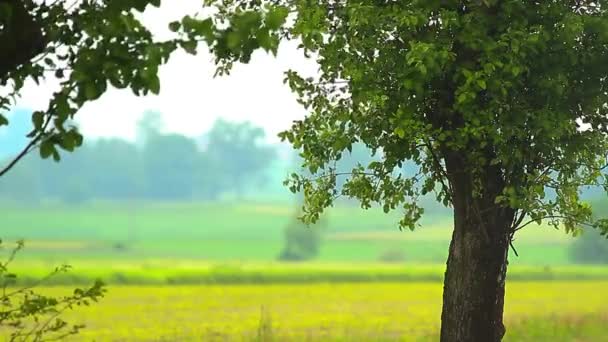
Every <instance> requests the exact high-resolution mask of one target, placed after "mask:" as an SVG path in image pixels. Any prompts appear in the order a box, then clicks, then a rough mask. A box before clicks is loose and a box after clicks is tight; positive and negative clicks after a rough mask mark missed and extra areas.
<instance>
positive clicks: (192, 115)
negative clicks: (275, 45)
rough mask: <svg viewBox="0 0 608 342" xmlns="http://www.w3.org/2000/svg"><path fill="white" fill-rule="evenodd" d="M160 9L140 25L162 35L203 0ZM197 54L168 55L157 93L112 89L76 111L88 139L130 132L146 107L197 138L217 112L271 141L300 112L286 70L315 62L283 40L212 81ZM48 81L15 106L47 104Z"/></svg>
mask: <svg viewBox="0 0 608 342" xmlns="http://www.w3.org/2000/svg"><path fill="white" fill-rule="evenodd" d="M163 3H164V5H163V7H161V8H160V9H155V8H148V10H147V11H146V13H145V14H144V17H143V19H144V22H145V23H146V25H147V26H148V27H149V28H150V29H151V30H152V31H153V32H154V33H156V34H157V37H159V38H163V37H164V36H165V35H166V34H168V33H169V31H168V30H167V29H166V27H167V24H168V23H169V22H171V21H173V20H175V19H179V18H181V17H182V16H183V15H184V14H186V13H194V12H196V11H199V10H200V9H201V5H200V3H201V1H200V0H180V1H171V2H170V3H171V5H167V3H169V1H163ZM199 51H200V53H199V54H198V55H197V56H191V55H188V54H185V53H183V52H178V53H175V54H174V55H173V58H172V59H171V60H170V61H169V63H168V64H167V65H165V66H163V67H162V69H161V70H160V78H161V93H160V95H158V96H154V95H152V96H147V97H136V96H135V95H133V93H132V92H131V91H130V90H120V91H119V90H116V89H111V90H109V91H108V92H107V93H106V94H105V95H104V96H103V97H102V98H100V99H99V100H97V101H95V102H93V103H91V104H88V105H86V106H85V107H84V108H83V109H82V110H81V111H80V112H79V114H77V116H78V122H79V123H80V127H81V129H82V132H83V133H84V134H85V136H88V137H101V136H104V137H108V136H118V137H123V138H127V139H133V138H134V137H135V125H136V122H137V120H138V119H139V118H140V117H141V115H142V113H143V112H144V111H146V110H155V111H159V112H161V113H163V118H164V121H165V126H166V130H167V131H171V132H181V133H183V134H187V135H200V134H201V133H203V132H204V131H206V130H207V129H208V128H209V127H210V125H211V124H212V123H213V121H214V120H215V119H216V118H218V117H223V118H225V119H228V120H250V121H252V122H254V123H256V124H258V125H261V126H263V127H264V128H265V129H266V131H267V132H268V134H269V135H270V136H271V137H270V138H271V140H273V141H276V138H275V136H276V134H277V133H278V132H280V131H282V130H285V129H287V128H288V127H289V126H290V124H291V122H292V120H294V119H298V118H302V117H303V116H304V114H305V111H304V109H303V108H302V107H301V106H300V105H299V104H298V103H297V102H296V98H295V96H294V94H292V93H291V91H290V90H289V88H288V86H287V85H285V84H283V79H284V74H283V72H284V71H286V70H288V69H290V68H291V69H295V70H298V71H301V72H302V73H303V74H304V75H313V74H314V73H315V71H316V64H315V63H314V62H313V61H310V60H306V59H305V58H304V57H303V56H302V53H301V52H299V51H297V49H296V48H295V44H283V45H282V46H281V48H280V50H279V54H278V58H275V57H273V56H271V55H267V54H266V53H263V52H258V53H256V54H254V56H253V58H252V61H251V63H250V64H248V65H238V66H236V67H235V68H234V70H233V72H232V73H231V75H229V76H222V77H217V78H215V79H214V78H213V73H214V71H215V67H214V65H213V62H212V59H211V56H210V54H209V53H207V51H206V49H205V48H202V49H199ZM54 89H55V87H53V85H52V84H51V83H47V84H45V85H43V86H36V85H35V84H33V83H32V84H29V85H28V86H27V87H26V89H25V91H24V92H23V96H22V98H21V100H20V102H19V104H18V106H17V107H22V108H31V109H40V108H46V104H47V100H48V95H49V94H50V93H51V92H52V91H53V90H54Z"/></svg>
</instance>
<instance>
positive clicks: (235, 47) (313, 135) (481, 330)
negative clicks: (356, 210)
mask: <svg viewBox="0 0 608 342" xmlns="http://www.w3.org/2000/svg"><path fill="white" fill-rule="evenodd" d="M207 3H208V4H209V5H211V6H214V7H215V11H213V13H215V14H214V15H212V16H211V17H185V18H184V19H183V20H182V21H181V22H179V23H174V24H173V25H172V28H173V29H175V30H176V31H177V32H181V33H182V34H183V35H184V37H187V38H189V39H191V41H193V42H198V41H202V42H205V44H207V45H208V46H209V48H210V50H211V51H212V52H213V53H214V54H215V56H216V61H217V64H218V73H219V74H223V73H227V72H229V71H230V68H231V67H232V65H233V64H234V63H239V62H243V63H247V62H248V61H249V60H250V58H251V55H252V53H253V52H254V51H256V50H258V49H263V50H266V51H270V52H272V53H276V51H277V47H278V45H279V43H280V41H282V40H293V41H297V42H299V43H300V47H301V49H302V51H303V52H304V53H305V54H306V55H307V56H310V57H311V58H314V59H315V60H316V62H317V63H318V65H319V70H320V75H319V76H318V77H317V78H314V79H305V78H303V77H301V76H300V75H299V74H298V73H296V72H294V71H288V72H287V77H286V82H287V83H288V84H289V86H290V87H291V88H292V89H293V91H294V92H295V93H296V94H297V95H298V98H299V101H300V102H301V103H302V104H303V105H304V106H305V107H306V108H307V109H308V110H309V112H310V114H309V115H308V116H307V117H306V118H305V119H304V120H300V121H296V122H295V123H294V125H293V126H292V128H291V130H289V131H287V132H284V133H282V135H281V137H282V138H283V139H285V140H288V141H289V142H291V143H292V145H293V146H294V147H295V148H297V149H302V151H303V153H302V155H303V158H304V160H305V161H304V166H305V167H306V168H307V169H308V170H309V171H310V173H312V174H314V176H313V177H305V176H301V175H297V174H295V175H293V177H292V179H291V189H292V190H293V191H294V192H295V191H302V192H304V195H305V205H304V216H305V219H306V220H308V221H315V220H317V219H318V218H319V215H320V214H321V213H322V212H323V209H324V208H326V207H328V206H331V205H332V203H333V201H334V199H335V198H336V197H338V196H348V197H353V198H356V199H359V200H360V201H361V204H362V206H363V207H364V208H368V207H370V206H371V205H372V203H379V204H380V205H381V206H383V208H384V210H385V211H387V212H388V211H390V210H396V209H400V210H402V211H403V219H402V220H401V221H400V227H401V228H410V229H414V228H415V227H416V222H417V220H418V219H419V218H420V216H421V214H422V213H423V208H421V207H420V206H419V204H418V203H417V199H418V197H419V196H421V195H424V194H426V193H429V192H435V196H436V198H437V200H438V201H440V202H442V203H444V204H445V205H446V206H450V207H451V208H452V209H453V212H454V229H453V235H452V241H451V244H450V247H449V257H448V260H447V270H446V273H445V280H444V281H445V284H444V296H443V311H442V316H441V319H442V325H441V341H446V342H447V341H472V342H476V341H484V342H485V341H499V340H501V339H502V337H503V335H504V334H505V328H504V325H503V307H504V293H505V279H506V270H507V255H508V249H509V246H510V245H512V240H513V237H514V235H515V234H516V232H517V231H519V230H520V229H522V228H524V227H525V226H527V225H528V224H529V223H533V222H536V223H541V222H542V221H548V222H549V224H551V225H553V226H555V227H563V228H564V229H565V231H566V232H576V231H577V229H578V227H579V225H581V224H586V225H589V226H591V227H592V228H597V229H598V230H599V231H601V232H603V233H604V234H606V233H607V232H608V221H607V220H605V219H603V220H602V219H599V220H594V219H593V218H592V216H591V214H592V213H591V209H590V207H589V206H588V205H587V204H585V203H583V202H582V200H581V199H580V197H579V192H578V190H579V188H580V187H581V186H582V185H589V184H598V183H599V182H603V181H604V180H603V178H602V177H601V170H602V169H605V168H606V167H607V166H608V165H606V164H607V156H606V152H605V151H606V150H607V147H608V116H607V114H608V106H607V105H606V103H608V93H607V92H606V87H607V86H608V77H607V76H608V64H607V63H606V62H605V61H606V59H607V57H608V49H607V48H606V46H607V43H608V1H506V0H469V1H465V0H452V1H427V0H424V1H417V0H413V1H367V0H366V1H362V0H353V1H305V0H274V1H259V0H241V1H238V0H237V1H234V0H231V1H228V0H209V1H207ZM355 143H363V144H365V145H366V146H367V147H368V148H369V149H371V150H372V151H377V150H380V149H381V150H382V160H381V161H379V162H371V163H370V164H369V165H368V166H367V169H368V171H364V168H355V169H353V170H352V172H351V174H350V176H349V177H348V180H347V181H346V184H345V186H344V188H343V189H342V190H341V191H338V190H337V189H336V186H335V185H336V179H337V178H338V177H340V176H339V175H338V174H337V173H336V172H335V170H334V168H333V166H332V165H333V163H334V162H335V161H336V160H339V159H340V157H341V156H342V154H343V153H344V151H346V150H350V149H351V148H352V146H353V144H355ZM408 161H409V162H414V163H415V164H417V165H418V167H419V170H418V172H416V173H415V174H409V175H404V174H400V175H398V176H394V170H395V169H397V168H399V169H400V168H401V167H402V166H403V164H404V163H406V162H408ZM422 175H425V177H424V178H422V177H421V176H422ZM549 190H552V191H554V193H555V196H551V197H549V196H546V195H545V194H546V191H549Z"/></svg>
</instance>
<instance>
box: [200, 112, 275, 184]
mask: <svg viewBox="0 0 608 342" xmlns="http://www.w3.org/2000/svg"><path fill="white" fill-rule="evenodd" d="M264 135H265V133H264V130H263V129H262V128H260V127H257V126H254V125H253V124H252V123H250V122H240V123H234V122H229V121H225V120H222V119H219V120H217V121H216V122H215V123H214V124H213V127H212V128H211V130H210V131H209V132H208V133H207V135H206V140H207V147H206V149H205V157H206V162H207V164H210V165H215V168H214V171H216V172H214V173H212V174H213V175H214V179H209V181H210V182H211V181H212V182H216V183H218V184H221V185H222V187H223V188H224V189H228V190H233V191H234V192H235V193H236V194H237V195H238V196H242V195H243V194H244V192H245V190H246V187H247V186H249V185H252V184H256V183H257V185H261V184H263V183H264V182H265V181H266V180H267V179H266V178H265V171H267V170H268V166H269V165H270V163H271V162H272V161H273V160H274V159H275V157H276V151H275V150H274V148H273V147H271V146H267V145H264V142H263V139H264Z"/></svg>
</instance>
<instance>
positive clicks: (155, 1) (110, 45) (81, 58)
mask: <svg viewBox="0 0 608 342" xmlns="http://www.w3.org/2000/svg"><path fill="white" fill-rule="evenodd" d="M148 4H152V5H155V6H158V5H159V4H160V0H119V1H115V0H100V1H76V2H72V1H64V0H58V1H50V2H48V1H44V2H39V1H33V0H0V46H1V47H2V48H1V49H0V87H1V90H2V91H1V92H0V93H1V95H0V126H4V125H7V124H8V120H7V117H6V115H5V112H6V111H8V110H10V109H11V106H12V105H14V103H15V99H17V98H18V95H19V94H20V91H21V90H22V88H23V86H24V84H25V82H26V81H29V80H33V81H35V82H36V83H39V82H40V81H41V80H44V79H46V78H48V77H53V78H56V79H57V80H58V81H59V86H58V89H57V90H56V91H55V92H54V93H53V95H52V98H51V100H50V101H49V104H48V107H47V108H46V109H41V110H37V111H35V112H34V113H33V114H32V124H33V129H32V130H31V132H29V134H27V138H28V139H29V141H28V142H27V143H26V145H25V146H24V147H23V149H22V150H21V151H20V152H19V153H17V155H16V156H15V157H14V158H13V159H11V160H10V161H9V162H8V163H7V164H6V165H5V166H4V167H2V168H0V177H2V176H4V175H6V174H7V172H8V171H10V170H11V169H12V168H13V167H14V166H15V165H16V164H17V163H18V162H19V161H20V160H21V159H23V158H24V157H25V156H26V155H27V154H28V153H30V152H32V151H35V150H38V151H39V152H40V155H41V157H43V158H48V157H51V156H52V157H53V159H55V160H59V159H60V157H61V156H60V154H59V149H62V150H65V151H68V152H71V151H73V150H74V149H75V148H76V147H78V146H80V145H81V144H82V136H81V135H80V134H79V133H78V129H77V127H74V126H72V125H71V124H70V119H72V118H73V117H74V115H75V114H76V112H77V111H78V110H79V109H80V108H81V107H82V106H83V105H84V104H85V103H87V102H90V101H94V100H96V99H98V98H99V97H100V96H101V95H102V94H103V93H104V92H105V91H106V90H107V86H108V84H111V85H112V86H114V87H116V88H120V89H123V88H130V89H131V90H132V91H133V92H134V93H135V94H136V95H139V94H147V93H148V92H152V93H158V92H159V90H160V84H159V79H158V76H157V72H158V66H159V65H160V64H161V63H163V62H165V61H166V60H167V58H168V57H169V54H170V53H171V52H172V51H173V50H175V49H176V48H177V45H178V44H180V42H178V41H171V42H156V41H154V40H153V38H152V35H151V34H150V32H149V31H148V30H147V29H146V28H145V27H144V26H143V25H142V24H141V23H140V22H139V20H138V19H137V18H136V17H135V14H134V13H133V12H134V11H143V10H144V9H145V7H146V6H147V5H148ZM188 46H191V44H186V47H188ZM13 256H14V253H13ZM9 262H10V260H9ZM7 264H8V262H6V263H2V265H1V266H2V267H0V275H1V276H2V279H3V284H5V285H4V286H5V289H6V280H11V279H14V278H15V275H14V274H12V273H8V272H7V268H6V265H7ZM102 290H104V289H103V287H102V284H101V283H96V284H95V285H93V286H92V287H91V288H90V289H87V290H83V289H76V290H75V291H74V295H73V296H66V297H63V298H52V297H47V296H42V295H38V294H36V293H34V292H33V291H31V289H30V288H27V287H26V288H22V289H17V290H15V291H4V295H3V296H2V298H1V299H2V305H3V309H2V319H0V324H1V325H6V326H8V327H9V328H10V329H11V337H10V338H11V340H29V339H30V338H31V339H32V340H34V341H40V340H46V339H62V338H64V337H66V336H68V335H70V334H73V333H76V332H78V330H79V328H80V326H74V327H70V326H69V325H68V324H67V323H66V322H64V321H63V320H61V319H60V318H58V316H59V315H60V314H61V313H62V312H63V311H65V310H67V309H71V308H72V307H74V305H82V304H85V303H86V304H88V303H89V302H90V300H97V299H98V298H99V297H100V295H101V294H103V291H102ZM66 330H67V331H66Z"/></svg>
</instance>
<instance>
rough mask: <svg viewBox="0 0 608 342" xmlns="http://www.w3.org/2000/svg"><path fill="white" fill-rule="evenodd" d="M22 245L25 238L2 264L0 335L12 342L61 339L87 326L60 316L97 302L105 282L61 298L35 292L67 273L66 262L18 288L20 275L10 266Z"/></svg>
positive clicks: (0, 275) (0, 243)
mask: <svg viewBox="0 0 608 342" xmlns="http://www.w3.org/2000/svg"><path fill="white" fill-rule="evenodd" d="M1 245H2V240H0V247H1ZM23 247H24V243H23V241H18V242H17V245H16V247H15V248H13V249H12V250H11V251H10V253H9V255H8V258H7V260H6V261H5V262H2V263H0V291H1V293H0V335H2V336H3V337H5V339H6V341H11V342H17V341H19V342H25V341H33V342H42V341H60V340H63V339H64V338H66V337H68V336H71V335H75V334H77V333H78V332H79V331H80V330H81V329H82V328H84V325H82V324H70V323H68V322H66V321H64V320H63V319H61V317H60V316H61V315H62V314H63V313H64V312H66V311H67V310H72V309H73V308H74V307H76V306H82V305H87V306H88V305H90V303H91V302H97V301H98V300H99V299H100V298H101V297H103V295H104V293H105V292H106V289H105V285H104V284H103V283H102V282H101V281H99V280H97V281H95V283H94V284H93V285H92V286H91V287H89V288H84V289H81V288H77V289H75V290H74V291H73V293H72V294H71V295H68V296H62V297H52V296H46V295H42V294H39V293H36V292H34V290H33V289H34V288H35V287H36V286H39V285H41V284H43V283H44V282H45V281H47V280H48V279H50V278H52V277H54V276H55V275H57V274H60V273H65V272H68V271H69V269H70V266H68V265H63V266H61V267H57V268H55V270H53V271H52V272H50V273H49V274H48V275H47V276H45V277H44V278H42V279H41V280H39V281H38V282H35V283H33V284H31V285H29V286H23V287H19V286H17V285H18V283H17V275H16V274H15V273H12V272H11V271H10V270H9V265H10V264H11V263H12V262H13V260H14V259H15V257H16V255H17V253H18V252H19V251H21V250H22V249H23Z"/></svg>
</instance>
